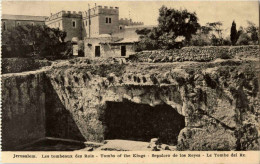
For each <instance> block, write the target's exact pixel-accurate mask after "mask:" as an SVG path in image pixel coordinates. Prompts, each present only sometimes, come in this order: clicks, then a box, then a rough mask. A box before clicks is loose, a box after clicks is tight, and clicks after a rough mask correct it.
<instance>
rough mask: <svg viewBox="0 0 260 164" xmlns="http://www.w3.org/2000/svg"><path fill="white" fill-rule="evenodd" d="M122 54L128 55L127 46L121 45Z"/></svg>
mask: <svg viewBox="0 0 260 164" xmlns="http://www.w3.org/2000/svg"><path fill="white" fill-rule="evenodd" d="M121 56H126V47H125V46H121Z"/></svg>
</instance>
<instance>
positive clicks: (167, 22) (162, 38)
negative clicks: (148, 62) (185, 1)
mask: <svg viewBox="0 0 260 164" xmlns="http://www.w3.org/2000/svg"><path fill="white" fill-rule="evenodd" d="M158 23H159V25H158V27H155V28H153V29H152V30H151V31H150V32H149V33H148V34H146V35H145V36H144V37H143V38H141V39H144V40H146V41H141V42H140V43H141V44H145V43H148V42H147V41H151V42H152V45H154V44H157V47H162V48H164V49H170V48H174V47H175V46H176V38H177V37H181V36H183V37H184V38H185V41H186V42H189V41H190V40H191V38H192V35H193V34H195V33H196V31H197V29H198V28H199V27H200V25H199V23H198V18H197V16H196V13H190V12H188V11H187V10H186V9H185V10H176V9H171V8H167V7H165V6H162V7H161V8H160V9H159V17H158ZM149 44H150V43H149ZM143 47H149V46H145V45H143ZM151 47H153V48H155V47H156V46H151Z"/></svg>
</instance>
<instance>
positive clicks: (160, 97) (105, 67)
mask: <svg viewBox="0 0 260 164" xmlns="http://www.w3.org/2000/svg"><path fill="white" fill-rule="evenodd" d="M230 51H231V50H230ZM233 51H234V50H232V52H233ZM244 53H245V52H244ZM254 55H255V53H253V56H254ZM244 56H245V55H242V57H241V56H240V57H238V58H232V59H219V58H217V59H213V60H211V61H209V62H196V61H185V62H179V61H177V62H176V61H175V62H172V61H171V62H164V63H162V62H158V63H157V62H155V63H153V62H141V63H140V62H134V61H131V62H127V63H123V62H122V61H118V60H114V59H106V60H104V59H100V60H94V61H93V60H89V59H86V58H77V59H71V60H65V61H57V62H54V63H53V64H52V65H51V66H48V67H45V68H44V69H41V70H39V71H34V72H31V73H28V72H27V73H20V74H19V73H16V74H6V75H3V80H2V84H3V119H4V120H6V121H5V123H6V125H5V126H6V128H5V129H3V133H4V136H5V138H7V139H8V138H11V136H8V135H10V134H13V133H8V132H7V131H6V129H8V127H7V126H9V125H10V126H14V125H15V126H17V125H20V123H19V124H17V123H16V121H17V120H20V121H23V120H22V119H19V118H20V117H21V116H22V115H26V112H24V111H26V110H27V108H28V107H30V104H29V103H30V101H29V100H31V99H32V98H34V99H36V100H37V101H39V103H36V104H35V106H36V107H37V104H41V103H45V105H46V107H51V109H48V110H47V109H46V110H45V111H44V109H42V110H43V111H42V112H43V113H45V112H46V116H48V113H49V112H50V110H51V111H52V112H51V117H49V116H48V118H47V119H45V118H42V121H41V122H44V121H46V120H48V121H49V122H52V124H51V126H48V128H47V129H46V134H51V135H53V136H52V137H57V136H55V135H58V137H60V138H62V137H66V138H69V139H73V134H75V132H77V133H80V137H81V138H83V139H84V140H85V141H88V142H99V143H104V141H106V144H104V145H99V146H98V147H93V146H87V147H86V148H83V147H82V148H79V149H83V150H86V151H92V150H91V149H93V150H126V151H127V150H138V149H141V150H152V149H153V148H154V147H153V146H150V148H149V147H148V146H149V143H148V141H147V142H139V141H130V139H131V136H129V139H124V140H122V139H118V138H116V136H115V137H114V138H113V139H111V138H110V139H107V134H108V133H109V130H110V129H109V128H108V127H109V126H108V125H113V126H114V124H109V121H111V120H107V119H106V116H107V113H109V112H111V110H109V108H108V102H116V103H121V105H122V106H124V105H125V103H126V102H131V103H134V104H135V106H136V107H138V105H148V106H151V107H155V108H156V107H158V105H168V106H170V107H171V109H172V110H173V111H175V112H177V113H178V114H179V115H180V116H181V117H183V118H184V119H183V120H184V122H181V121H176V125H175V124H174V125H172V124H170V125H172V127H173V128H169V127H171V126H167V129H165V126H163V125H167V124H169V123H170V122H167V121H165V120H167V119H166V118H167V117H166V116H163V115H162V116H160V119H159V118H158V117H154V118H155V119H154V120H152V121H153V122H152V123H154V124H156V125H157V126H158V127H157V128H159V129H162V130H161V131H160V132H162V133H158V134H156V135H158V136H157V137H160V138H167V137H168V138H167V141H169V142H175V141H176V140H177V141H176V142H177V143H176V147H170V146H168V147H169V149H170V150H206V151H207V150H259V143H260V133H259V129H260V127H259V109H260V102H259V100H260V94H259V85H260V81H259V78H260V74H259V73H260V66H259V60H258V59H257V58H256V57H252V56H251V57H250V58H244ZM36 74H39V75H37V76H34V75H36ZM28 79H30V83H29V80H28ZM35 79H36V80H35ZM46 80H47V81H46ZM47 84H48V85H47ZM32 86H33V87H32ZM37 88H40V90H39V89H37ZM46 90H48V92H47V91H46ZM49 90H53V91H49ZM21 91H22V92H21ZM40 91H41V92H42V93H39V94H32V93H34V92H35V93H38V92H40ZM19 93H20V94H21V93H22V94H21V95H19ZM54 94H55V97H54ZM37 95H41V97H37ZM10 97H13V99H10ZM25 100H28V101H25ZM126 100H127V101H126ZM48 101H51V103H50V102H48ZM53 102H59V103H60V106H49V105H50V104H53ZM15 106H24V108H21V110H22V111H18V109H20V108H15ZM41 106H44V105H41ZM36 107H35V108H36ZM28 109H29V108H28ZM30 111H33V109H30ZM58 112H59V113H58ZM65 112H66V114H67V115H68V116H70V117H71V120H73V121H70V122H73V124H74V125H73V126H70V125H68V119H67V118H64V119H58V118H55V116H57V117H58V116H60V115H62V116H64V113H65ZM114 112H115V113H114V114H121V113H120V111H114ZM27 113H28V111H27ZM140 113H141V112H140ZM35 114H37V112H34V113H32V115H35ZM14 116H15V117H14ZM137 116H138V115H137ZM125 118H126V119H128V120H127V121H126V122H130V123H131V124H133V125H134V121H135V120H136V117H125ZM140 118H142V117H140ZM115 119H116V118H115ZM163 120H164V121H165V122H166V123H165V122H164V123H165V124H161V123H162V122H163ZM33 121H35V120H33ZM36 121H37V119H36ZM146 121H151V120H146ZM23 122H24V121H23ZM158 122H159V123H160V124H157V123H158ZM7 123H8V124H7ZM121 123H122V122H121ZM121 123H120V122H119V123H118V124H119V125H123V124H121ZM182 123H183V124H184V126H179V124H182ZM24 125H25V124H24ZM26 125H27V124H26ZM44 125H45V124H44ZM47 125H50V124H47ZM175 126H178V127H181V129H180V131H178V130H176V129H175V128H174V127H175ZM28 127H29V123H28ZM28 127H26V126H24V127H23V128H28ZM75 127H77V128H78V129H77V131H73V130H74V129H75ZM133 127H138V125H134V126H133ZM42 128H44V126H42ZM62 128H63V129H62ZM34 129H35V128H34ZM36 129H37V128H36ZM21 132H26V134H24V135H20V136H28V134H27V133H30V132H31V131H30V130H26V129H25V130H22V131H21ZM138 133H140V136H142V133H143V132H142V131H141V132H139V131H138ZM169 134H171V135H169ZM172 134H177V138H172V139H171V137H172V136H173V137H174V136H176V135H172ZM39 135H41V137H43V136H42V135H43V134H39ZM165 136H166V137H165ZM12 137H13V138H15V137H17V136H12ZM46 137H50V136H46ZM74 137H75V135H74ZM151 138H153V137H151ZM151 138H150V139H151ZM74 139H75V138H74ZM114 139H117V140H114ZM21 140H22V137H21ZM14 144H16V143H14ZM166 144H168V143H166ZM147 145H148V146H147ZM169 145H170V144H169ZM166 146H167V145H166ZM57 147H59V146H57ZM163 147H164V148H165V145H164V146H163ZM158 149H161V148H160V147H158ZM167 149H168V148H167Z"/></svg>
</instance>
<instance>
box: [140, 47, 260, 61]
mask: <svg viewBox="0 0 260 164" xmlns="http://www.w3.org/2000/svg"><path fill="white" fill-rule="evenodd" d="M135 56H136V58H137V59H138V61H139V62H153V63H157V62H183V61H200V62H203V61H212V60H214V59H216V58H224V59H225V58H236V57H239V58H257V59H259V57H260V56H259V46H257V45H255V46H219V47H216V46H207V47H184V48H182V49H174V50H165V51H164V50H156V51H143V52H138V53H137V54H135Z"/></svg>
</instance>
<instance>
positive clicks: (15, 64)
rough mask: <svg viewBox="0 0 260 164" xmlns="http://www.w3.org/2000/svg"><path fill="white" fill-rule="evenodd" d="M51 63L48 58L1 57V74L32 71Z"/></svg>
mask: <svg viewBox="0 0 260 164" xmlns="http://www.w3.org/2000/svg"><path fill="white" fill-rule="evenodd" d="M51 64H52V62H50V61H48V60H37V59H33V58H2V74H6V73H17V72H24V71H32V70H36V69H39V68H41V67H44V66H50V65H51Z"/></svg>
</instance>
